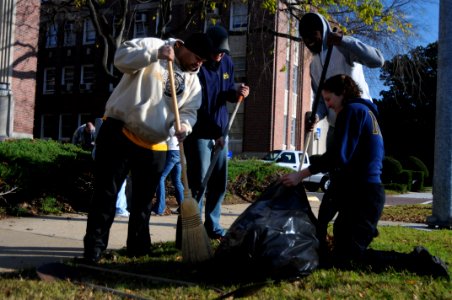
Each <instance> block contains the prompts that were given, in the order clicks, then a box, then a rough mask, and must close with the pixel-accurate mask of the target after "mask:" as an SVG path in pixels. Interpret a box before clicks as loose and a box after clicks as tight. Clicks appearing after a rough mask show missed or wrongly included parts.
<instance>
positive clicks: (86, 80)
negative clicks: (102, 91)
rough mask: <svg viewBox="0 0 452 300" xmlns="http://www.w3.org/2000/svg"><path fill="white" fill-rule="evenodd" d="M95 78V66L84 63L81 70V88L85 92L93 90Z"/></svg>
mask: <svg viewBox="0 0 452 300" xmlns="http://www.w3.org/2000/svg"><path fill="white" fill-rule="evenodd" d="M94 79H95V73H94V66H93V65H83V66H82V70H81V72H80V90H81V91H84V92H87V91H92V90H93V88H94Z"/></svg>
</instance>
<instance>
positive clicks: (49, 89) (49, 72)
mask: <svg viewBox="0 0 452 300" xmlns="http://www.w3.org/2000/svg"><path fill="white" fill-rule="evenodd" d="M55 74H56V71H55V68H46V69H44V87H43V91H44V94H53V93H55V82H56V81H55V77H56V76H55Z"/></svg>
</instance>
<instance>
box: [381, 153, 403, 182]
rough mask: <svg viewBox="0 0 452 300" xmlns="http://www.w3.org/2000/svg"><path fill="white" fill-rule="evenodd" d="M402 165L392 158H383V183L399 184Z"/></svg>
mask: <svg viewBox="0 0 452 300" xmlns="http://www.w3.org/2000/svg"><path fill="white" fill-rule="evenodd" d="M402 170H403V168H402V164H401V163H400V162H399V161H398V160H397V159H395V158H393V157H391V156H385V157H384V158H383V173H382V175H381V179H382V181H383V183H394V182H397V178H398V176H399V174H400V173H401V172H402Z"/></svg>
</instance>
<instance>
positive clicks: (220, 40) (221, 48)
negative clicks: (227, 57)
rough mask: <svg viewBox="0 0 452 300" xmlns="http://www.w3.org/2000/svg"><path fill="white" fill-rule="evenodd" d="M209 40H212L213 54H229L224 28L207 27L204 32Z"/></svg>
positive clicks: (226, 33)
mask: <svg viewBox="0 0 452 300" xmlns="http://www.w3.org/2000/svg"><path fill="white" fill-rule="evenodd" d="M206 33H207V35H208V36H209V38H210V39H211V40H212V45H213V53H215V54H216V53H222V52H224V53H226V54H229V51H230V50H229V41H228V32H227V31H226V29H224V27H221V26H219V25H216V26H212V27H209V28H208V29H207V31H206Z"/></svg>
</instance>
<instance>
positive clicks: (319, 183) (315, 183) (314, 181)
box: [303, 173, 330, 193]
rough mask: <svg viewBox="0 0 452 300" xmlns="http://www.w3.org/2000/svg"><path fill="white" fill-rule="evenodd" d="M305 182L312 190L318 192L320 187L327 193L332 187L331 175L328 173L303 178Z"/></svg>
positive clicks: (305, 185) (307, 187)
mask: <svg viewBox="0 0 452 300" xmlns="http://www.w3.org/2000/svg"><path fill="white" fill-rule="evenodd" d="M303 184H304V187H305V188H306V189H307V190H308V191H310V192H317V191H318V189H319V188H320V189H321V190H322V192H324V193H325V192H326V191H327V190H328V188H329V187H330V175H329V174H328V173H317V174H314V175H311V176H309V177H307V178H305V179H303Z"/></svg>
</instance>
